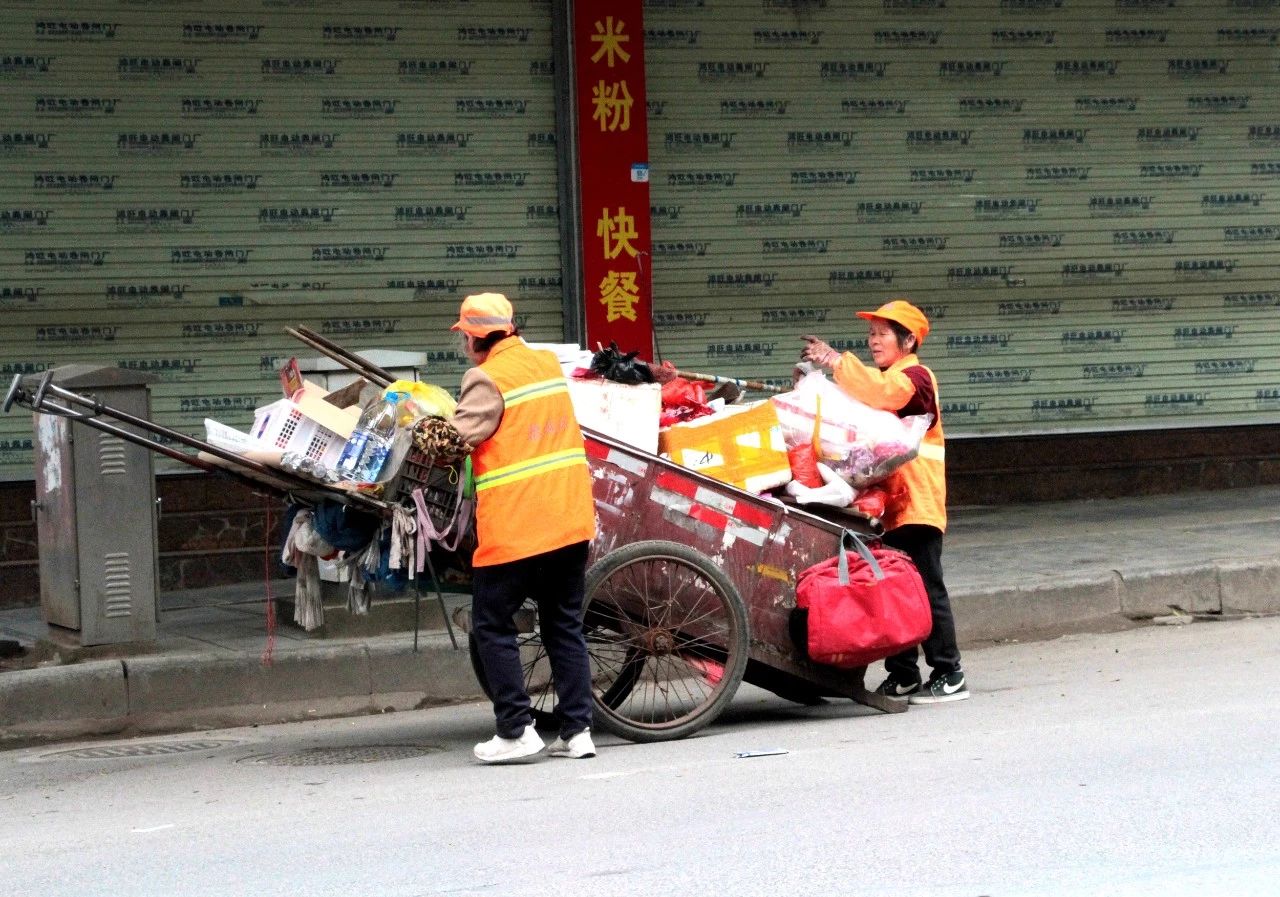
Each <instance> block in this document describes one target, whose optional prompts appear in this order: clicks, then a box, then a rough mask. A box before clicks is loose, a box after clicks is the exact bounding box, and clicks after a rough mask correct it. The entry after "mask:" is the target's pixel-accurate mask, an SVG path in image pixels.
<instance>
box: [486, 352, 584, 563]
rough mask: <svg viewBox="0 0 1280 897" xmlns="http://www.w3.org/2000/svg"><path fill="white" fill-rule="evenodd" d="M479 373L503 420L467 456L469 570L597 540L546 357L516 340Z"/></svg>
mask: <svg viewBox="0 0 1280 897" xmlns="http://www.w3.org/2000/svg"><path fill="white" fill-rule="evenodd" d="M480 369H481V370H482V371H484V372H485V373H486V374H488V375H489V377H490V378H492V380H493V382H494V384H495V385H496V386H497V387H498V392H499V393H501V394H502V404H503V411H502V421H501V422H500V423H499V424H498V429H497V430H496V431H495V432H494V434H493V435H492V436H490V437H489V438H488V439H486V440H485V441H484V442H482V443H481V444H480V446H479V447H478V448H477V449H476V450H475V451H474V452H473V453H472V455H471V465H472V471H473V473H474V474H475V481H476V536H477V540H478V543H479V544H478V547H477V548H476V551H475V555H474V557H473V558H472V565H473V566H476V567H489V566H493V565H494V564H506V563H509V562H511V561H518V560H521V559H523V558H528V557H533V556H534V555H538V554H544V553H546V552H548V551H554V550H555V549H557V548H563V547H564V546H566V545H572V544H573V543H575V542H587V541H590V540H591V539H593V538H595V534H596V518H595V504H594V502H593V501H592V498H591V472H590V469H589V468H588V467H587V455H586V451H585V450H584V448H583V442H582V431H581V430H580V429H579V428H578V420H577V418H576V417H575V416H574V413H573V403H572V402H571V401H570V400H569V384H568V383H567V382H566V381H565V378H564V375H563V374H562V373H561V371H560V365H559V363H558V362H557V361H556V358H555V356H554V355H553V354H551V353H550V352H543V351H534V350H533V349H530V348H529V347H528V346H527V345H526V344H525V343H524V341H523V340H521V339H520V338H518V337H509V338H507V339H504V340H502V341H501V342H499V343H498V344H497V345H495V346H494V347H493V348H492V349H490V350H489V356H488V358H486V359H485V361H484V362H483V363H482V364H481V365H480Z"/></svg>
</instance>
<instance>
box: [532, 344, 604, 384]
mask: <svg viewBox="0 0 1280 897" xmlns="http://www.w3.org/2000/svg"><path fill="white" fill-rule="evenodd" d="M529 348H530V349H542V350H544V351H547V352H551V353H553V354H554V355H555V356H556V361H558V362H560V370H562V371H563V372H564V375H565V376H566V377H569V376H572V374H573V372H574V371H575V370H577V369H578V368H582V369H583V370H586V369H587V368H589V367H591V358H592V356H593V355H594V354H595V353H593V352H592V351H591V350H590V349H584V348H582V347H581V346H579V345H577V344H576V343H529Z"/></svg>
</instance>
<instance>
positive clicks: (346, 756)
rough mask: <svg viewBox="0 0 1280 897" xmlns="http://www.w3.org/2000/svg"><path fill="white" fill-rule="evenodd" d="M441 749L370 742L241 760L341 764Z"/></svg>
mask: <svg viewBox="0 0 1280 897" xmlns="http://www.w3.org/2000/svg"><path fill="white" fill-rule="evenodd" d="M441 750H443V748H441V747H439V746H438V745H434V744H370V745H362V746H359V747H338V748H307V749H306V750H301V751H290V752H288V753H283V754H258V755H257V756H254V757H246V758H245V759H243V760H241V761H240V762H241V763H257V764H261V765H263V766H340V765H342V764H344V763H381V762H382V761H384V760H409V759H412V758H413V757H421V756H423V755H425V754H434V753H437V752H439V751H441Z"/></svg>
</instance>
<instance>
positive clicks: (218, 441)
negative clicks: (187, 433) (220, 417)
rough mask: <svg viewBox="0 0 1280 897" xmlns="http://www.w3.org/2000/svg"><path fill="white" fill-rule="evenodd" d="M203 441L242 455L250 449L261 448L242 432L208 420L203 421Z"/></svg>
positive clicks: (254, 440) (256, 441)
mask: <svg viewBox="0 0 1280 897" xmlns="http://www.w3.org/2000/svg"><path fill="white" fill-rule="evenodd" d="M204 441H205V442H207V443H209V444H210V445H215V446H217V447H218V448H220V449H226V450H227V451H229V452H236V453H237V454H243V453H244V452H246V451H249V450H251V449H257V448H262V444H261V443H259V442H258V440H256V439H254V438H253V437H252V436H250V435H249V434H248V433H245V432H244V431H243V430H237V429H236V428H235V427H228V426H227V425H226V424H222V423H219V422H218V421H216V420H212V419H210V418H207V417H206V418H205V419H204Z"/></svg>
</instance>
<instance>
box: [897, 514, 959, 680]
mask: <svg viewBox="0 0 1280 897" xmlns="http://www.w3.org/2000/svg"><path fill="white" fill-rule="evenodd" d="M882 541H883V542H884V544H885V545H888V546H889V547H890V548H896V549H898V550H899V551H902V552H905V553H906V555H907V556H908V557H910V558H911V560H912V561H913V562H914V563H915V565H916V569H917V570H919V571H920V578H921V579H923V580H924V590H925V591H926V592H928V594H929V610H930V611H931V612H932V614H933V628H932V629H930V630H929V637H928V638H926V639H925V640H924V642H923V643H922V645H921V647H923V648H924V659H925V661H926V662H927V663H928V664H929V666H930V667H932V668H933V674H934V675H935V676H940V675H942V674H943V673H954V672H955V671H956V670H958V669H960V648H959V647H958V646H957V645H956V621H955V617H954V616H953V615H952V613H951V598H950V597H949V596H948V595H947V586H946V584H945V583H943V581H942V530H940V529H938V528H937V527H934V526H924V525H921V524H908V525H906V526H900V527H898V528H897V529H895V530H890V531H889V532H887V533H885V534H884V538H883V539H882ZM918 658H919V652H918V651H917V650H916V649H915V648H914V647H913V648H908V649H907V650H905V651H903V652H902V653H900V654H895V655H893V656H892V657H889V658H886V659H885V662H884V668H885V670H886V671H888V673H889V674H890V675H891V676H893V677H894V678H895V679H897V680H898V681H900V682H911V681H913V680H915V679H919V678H920V668H919V666H918Z"/></svg>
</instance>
